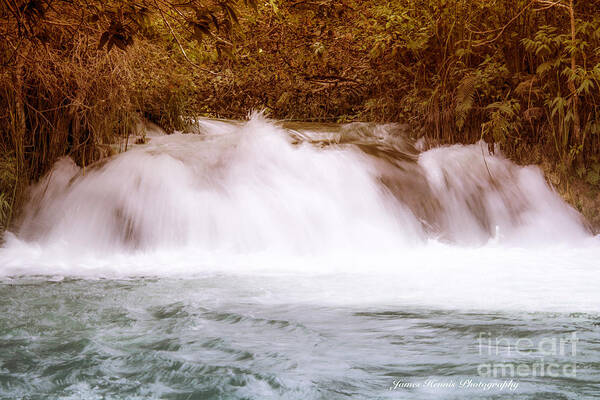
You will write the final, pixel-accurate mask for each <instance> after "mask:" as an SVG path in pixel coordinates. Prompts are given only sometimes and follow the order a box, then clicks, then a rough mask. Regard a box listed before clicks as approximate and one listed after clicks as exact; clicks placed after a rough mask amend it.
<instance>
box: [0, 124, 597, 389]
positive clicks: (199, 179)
mask: <svg viewBox="0 0 600 400" xmlns="http://www.w3.org/2000/svg"><path fill="white" fill-rule="evenodd" d="M483 147H485V146H483V145H482V144H476V145H471V146H449V147H439V148H434V149H431V150H428V151H423V152H419V151H418V150H417V149H416V148H415V147H414V146H413V143H412V142H411V141H410V140H409V139H408V138H407V136H405V135H404V134H403V132H402V129H401V127H399V126H396V125H372V124H348V125H341V126H339V125H307V124H298V125H294V124H288V125H285V124H280V123H274V122H269V121H266V120H265V119H264V118H262V117H261V116H259V115H257V116H254V117H253V118H252V119H251V120H250V121H248V122H245V123H241V122H224V121H212V120H202V121H200V122H199V125H198V132H197V133H189V134H173V135H163V134H156V135H153V136H152V137H151V138H150V142H149V143H148V144H144V145H136V146H134V147H133V148H132V149H130V150H129V151H127V152H125V153H122V154H120V155H118V156H115V157H113V158H112V159H110V160H108V161H105V162H102V163H99V164H97V165H92V166H89V167H87V168H85V169H81V168H79V167H77V166H76V165H75V164H74V163H73V162H72V161H71V160H70V159H62V160H60V161H58V162H57V163H56V165H55V166H54V168H53V170H52V171H51V172H50V173H49V174H48V175H47V176H46V177H44V178H43V179H42V180H41V181H40V182H39V183H37V184H36V185H35V186H33V187H32V188H31V190H30V199H29V201H28V203H27V204H26V206H25V207H24V209H23V211H22V213H21V215H20V217H19V220H18V222H17V224H16V226H15V228H14V229H13V232H12V233H9V234H7V236H6V243H5V245H4V247H3V248H2V249H0V276H2V277H3V278H2V279H3V282H4V283H3V286H2V289H1V292H0V293H1V294H2V296H1V297H2V298H3V300H2V304H3V307H4V309H5V310H6V313H5V314H6V316H5V317H4V318H3V319H2V323H1V325H0V339H1V340H2V343H3V345H4V347H5V348H8V347H10V346H13V347H10V350H8V351H7V352H6V353H5V354H4V355H0V360H2V361H3V362H4V366H3V367H2V368H3V369H2V370H0V371H1V374H2V375H1V377H0V385H1V386H0V387H1V391H0V394H3V395H6V396H8V397H15V396H16V397H19V394H21V395H25V394H27V393H32V392H33V393H37V394H38V395H42V394H44V393H46V392H51V393H53V395H52V396H50V397H64V398H98V397H107V398H113V397H114V398H122V397H128V398H147V397H153V396H154V397H156V398H182V399H183V398H206V397H208V398H273V397H276V398H302V399H306V398H387V397H390V398H400V397H401V396H402V395H403V393H399V392H398V391H397V390H389V387H390V386H392V385H393V381H394V380H395V379H396V378H395V377H399V376H400V377H406V378H407V379H408V378H411V379H413V381H419V379H422V380H425V379H428V378H431V379H441V378H447V380H448V379H454V377H462V378H468V377H469V376H472V375H474V376H478V375H477V373H478V370H477V367H478V366H479V365H481V363H483V362H484V361H486V360H488V359H489V358H490V356H489V355H487V354H486V355H483V356H482V355H481V351H479V353H478V352H477V348H475V347H474V346H475V345H476V344H477V343H478V342H477V335H478V334H479V333H481V332H483V331H485V332H487V333H490V334H495V335H496V336H501V335H502V337H504V338H509V339H510V338H517V339H518V338H519V337H523V336H524V335H526V332H530V334H531V335H533V336H536V337H540V335H542V334H545V335H554V336H560V335H563V334H565V332H571V331H578V332H580V338H579V340H580V348H579V349H580V353H579V356H580V359H583V360H584V362H585V365H586V368H584V369H583V370H580V371H579V375H578V376H577V378H573V380H572V381H569V382H565V381H560V379H558V378H557V379H558V380H552V379H554V378H552V379H550V380H547V379H546V378H544V379H542V378H539V377H534V378H531V377H529V379H528V380H526V381H525V382H524V383H522V384H521V386H520V387H519V389H518V390H517V391H516V392H512V394H513V395H515V393H519V395H520V396H522V397H523V398H525V397H527V396H532V397H535V396H538V395H540V393H546V392H552V393H556V392H557V391H560V392H561V393H563V392H564V393H574V394H575V395H589V394H590V393H592V394H593V393H596V394H598V393H599V392H600V389H598V388H597V387H595V386H594V384H593V379H592V378H591V377H592V376H594V374H597V373H598V372H599V371H600V358H599V357H598V355H597V353H596V352H597V350H594V346H595V345H594V343H595V342H594V339H593V335H594V332H596V331H597V322H595V321H597V320H598V310H599V309H600V296H599V295H598V285H599V284H600V265H599V264H600V262H599V261H598V260H599V259H600V240H599V239H598V238H597V237H593V235H592V234H591V233H590V232H589V231H588V229H587V228H586V227H585V225H584V223H583V221H582V220H581V218H580V216H579V215H578V213H577V212H575V211H574V210H573V209H571V208H570V207H569V206H567V205H566V204H565V203H564V202H563V201H562V200H561V199H560V198H559V196H557V195H556V194H555V193H554V192H553V191H552V189H551V188H549V187H548V186H547V184H546V182H545V181H544V178H543V176H542V174H541V172H540V171H539V170H538V169H537V168H535V167H519V166H516V165H514V164H513V163H511V162H510V161H508V160H506V159H504V158H503V157H502V156H500V155H496V156H492V155H489V154H488V152H487V147H486V150H483ZM97 279H101V280H100V281H97ZM42 305H44V306H42ZM573 313H575V314H573ZM10 320H12V321H14V320H23V321H25V322H23V323H9V322H8V321H10ZM147 332H153V334H152V335H147V334H146V333H147ZM242 332H243V334H242ZM596 333H597V332H596ZM7 346H8V347H7ZM15 346H16V347H15ZM19 346H20V347H19ZM57 346H59V347H60V346H63V347H64V348H63V350H57V351H58V354H59V356H56V355H50V356H48V357H44V356H42V355H40V352H42V353H44V352H46V353H48V352H49V351H51V350H49V349H53V348H56V347H57ZM457 353H458V356H456V354H457ZM532 354H534V355H535V351H534V352H533V353H532ZM456 357H458V360H459V361H460V362H457V359H456ZM486 357H487V358H486ZM494 357H495V358H498V357H500V358H501V359H502V357H501V356H499V355H498V354H495V356H494ZM492 358H493V357H492ZM525 358H527V357H525ZM22 360H25V361H22ZM562 362H563V364H565V363H566V361H565V360H562ZM23 363H24V364H23ZM565 365H566V364H565ZM146 366H149V367H148V368H150V372H147V373H145V372H143V371H144V370H145V367H146ZM2 379H5V380H7V379H8V380H9V381H10V384H5V383H2V382H5V381H2ZM456 379H458V378H456ZM488 381H489V380H488ZM7 382H8V381H7ZM405 390H406V389H405ZM456 390H457V389H448V388H446V389H444V390H441V389H440V388H432V387H425V386H421V387H420V388H412V389H410V395H411V396H412V397H414V398H419V397H422V398H430V397H431V396H434V395H436V396H437V397H448V398H454V397H453V396H459V397H473V398H481V397H477V396H484V397H485V396H487V395H490V396H491V395H492V394H494V392H481V391H478V390H477V389H472V390H471V389H469V390H463V391H462V392H459V393H457V392H456ZM507 390H509V392H508V393H511V392H510V390H511V389H507ZM432 393H433V394H432ZM495 394H497V393H495ZM69 396H70V397H69ZM186 396H188V397H186ZM189 396H191V397H189ZM428 396H429V397H428ZM567 397H568V396H567Z"/></svg>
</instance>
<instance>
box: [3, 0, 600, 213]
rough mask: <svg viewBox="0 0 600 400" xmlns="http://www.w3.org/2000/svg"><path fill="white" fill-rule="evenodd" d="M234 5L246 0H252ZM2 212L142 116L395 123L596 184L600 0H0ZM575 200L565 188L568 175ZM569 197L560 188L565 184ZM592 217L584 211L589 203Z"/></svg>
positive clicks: (100, 150) (588, 191)
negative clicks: (494, 148)
mask: <svg viewBox="0 0 600 400" xmlns="http://www.w3.org/2000/svg"><path fill="white" fill-rule="evenodd" d="M249 5H253V4H252V2H250V3H249ZM0 7H1V8H0V18H1V20H0V22H1V26H0V35H2V42H1V43H0V59H1V60H0V61H1V65H0V129H1V132H0V133H1V140H0V151H1V155H2V156H1V157H0V189H1V192H0V193H1V194H0V220H1V221H3V223H4V224H6V223H7V221H9V220H10V214H11V210H12V209H13V206H14V205H15V204H17V203H18V195H19V193H21V191H22V188H23V187H24V186H25V185H26V184H28V183H29V182H30V181H31V180H34V179H37V178H38V177H39V176H40V174H42V173H43V172H45V171H46V170H47V169H48V168H49V167H50V165H51V164H52V163H53V162H54V161H55V160H56V158H58V157H60V156H63V155H70V156H72V157H73V158H74V159H75V160H76V161H77V162H78V163H79V164H80V165H86V164H89V163H90V162H93V161H94V160H97V159H98V158H101V157H103V156H106V155H108V154H110V144H112V143H115V142H117V141H119V140H120V139H121V138H126V137H127V136H128V135H130V134H131V133H132V132H134V130H135V129H136V126H137V121H138V120H139V119H140V118H142V117H143V118H147V119H149V120H152V121H154V122H156V123H158V124H159V125H161V126H163V127H164V128H166V129H175V128H178V129H181V128H182V127H183V125H185V123H186V121H189V120H190V119H193V117H194V116H196V115H209V116H219V117H227V118H243V117H245V116H246V115H247V113H248V111H249V110H251V109H255V108H258V109H266V110H267V112H268V113H270V115H271V116H273V117H275V118H281V119H288V120H289V119H292V120H296V119H298V120H316V121H336V122H344V121H352V120H369V121H402V122H406V123H408V124H409V125H410V126H411V127H412V130H413V132H414V134H415V136H427V137H428V138H430V139H432V141H433V142H436V143H454V142H467V143H470V142H474V141H477V140H479V139H480V138H484V139H485V140H486V141H488V142H489V143H497V144H499V145H500V147H501V148H502V149H503V150H504V151H505V152H506V153H507V154H508V155H509V156H510V157H512V158H514V159H516V160H517V161H523V162H533V163H543V164H545V165H546V166H547V168H546V170H547V171H548V174H549V176H551V177H552V180H553V182H554V183H555V184H557V185H558V186H559V187H561V188H562V189H563V191H564V192H565V193H566V194H567V197H568V198H569V197H570V198H571V200H572V203H573V204H574V205H575V206H579V208H580V209H582V210H583V211H586V210H585V209H586V208H592V211H591V214H590V212H587V211H586V212H587V213H588V216H589V217H591V218H596V217H594V216H593V215H592V214H593V211H594V209H595V206H590V205H589V204H590V202H589V201H588V200H589V199H592V203H591V204H598V203H594V201H596V200H594V199H595V198H596V196H597V193H598V189H599V188H600V119H599V116H600V108H599V107H600V95H599V93H600V90H599V89H600V50H599V49H600V1H599V0H591V1H582V0H580V1H577V0H558V1H554V0H552V1H548V0H516V1H508V0H497V1H487V0H477V1H471V0H419V1H408V0H397V1H388V2H380V1H370V0H369V1H358V0H318V1H304V0H300V1H298V0H289V1H287V0H286V1H283V0H268V1H265V2H262V3H261V4H259V5H258V7H257V9H256V10H255V9H254V8H253V7H245V6H244V4H243V2H236V1H233V0H231V1H216V0H214V1H213V0H211V1H209V0H196V1H191V2H188V3H185V4H184V5H177V4H176V3H174V2H171V1H165V0H157V1H154V0H140V1H136V2H133V1H120V2H117V1H115V2H111V1H109V2H103V1H99V0H87V1H86V0H76V1H74V0H72V1H66V0H54V1H52V0H46V1H41V0H32V1H25V0H21V1H17V0H0ZM574 182H575V186H576V187H580V188H584V189H580V191H583V192H585V195H584V196H583V197H582V196H579V195H578V196H573V195H572V193H571V192H570V191H571V189H572V187H573V183H574ZM569 193H571V194H569ZM597 218H599V219H600V216H597Z"/></svg>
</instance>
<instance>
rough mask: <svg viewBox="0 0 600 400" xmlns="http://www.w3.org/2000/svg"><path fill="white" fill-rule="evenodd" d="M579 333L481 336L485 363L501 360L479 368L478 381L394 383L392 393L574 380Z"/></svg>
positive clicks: (513, 388)
mask: <svg viewBox="0 0 600 400" xmlns="http://www.w3.org/2000/svg"><path fill="white" fill-rule="evenodd" d="M577 341H578V339H577V333H576V332H572V333H570V334H568V335H565V336H559V337H542V338H539V339H537V340H532V339H528V338H520V339H514V338H504V337H493V336H492V335H491V334H490V333H486V332H484V333H481V334H480V335H479V337H478V340H477V342H478V343H477V344H478V346H477V347H478V352H479V356H480V358H482V359H487V360H498V361H489V362H483V363H481V364H479V365H477V375H478V377H473V378H461V379H452V378H450V377H449V378H447V379H434V378H420V379H419V378H416V379H415V377H413V378H404V379H402V380H394V381H393V383H392V384H391V385H390V386H389V388H388V390H401V389H408V390H411V389H429V390H431V389H434V390H436V389H437V390H444V389H446V390H447V389H470V390H481V391H516V390H517V389H518V387H519V382H518V379H519V378H537V377H552V378H562V377H567V378H574V377H576V374H577V364H576V362H575V359H576V356H577Z"/></svg>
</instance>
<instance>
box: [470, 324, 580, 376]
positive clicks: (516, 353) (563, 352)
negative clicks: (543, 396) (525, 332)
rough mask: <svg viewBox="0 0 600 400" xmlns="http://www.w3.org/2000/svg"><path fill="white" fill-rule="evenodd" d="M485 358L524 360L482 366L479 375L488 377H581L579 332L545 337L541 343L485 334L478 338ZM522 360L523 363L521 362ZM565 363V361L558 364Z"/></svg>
mask: <svg viewBox="0 0 600 400" xmlns="http://www.w3.org/2000/svg"><path fill="white" fill-rule="evenodd" d="M478 345H479V346H478V347H479V355H480V356H482V357H501V358H503V359H505V360H506V359H508V358H518V359H520V361H518V362H511V361H503V362H488V363H482V364H479V366H478V367H477V373H478V374H479V376H481V377H488V378H507V377H510V378H531V377H534V378H535V377H545V376H547V377H553V378H558V377H568V378H574V377H575V376H576V375H577V364H576V362H575V357H576V355H577V333H576V332H572V333H571V334H570V335H566V336H562V337H543V338H541V339H539V340H537V341H534V340H532V339H528V338H521V339H517V340H514V339H510V338H501V337H496V338H492V336H491V335H490V334H489V333H481V334H480V335H479V339H478ZM521 360H522V361H521ZM556 361H562V362H560V363H559V362H556Z"/></svg>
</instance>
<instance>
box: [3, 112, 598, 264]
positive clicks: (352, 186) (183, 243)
mask: <svg viewBox="0 0 600 400" xmlns="http://www.w3.org/2000/svg"><path fill="white" fill-rule="evenodd" d="M195 131H196V132H195V133H185V134H184V133H176V134H172V135H165V134H155V135H152V137H151V138H150V141H149V143H147V144H141V145H135V146H134V147H133V148H132V149H130V150H129V151H127V152H124V153H121V154H119V155H117V156H114V157H113V158H111V159H108V160H105V161H103V162H100V163H97V164H95V165H92V166H88V167H87V168H85V169H82V168H80V167H78V166H76V165H75V164H74V163H73V161H72V160H70V159H68V158H64V159H61V160H59V161H58V162H57V163H56V165H55V166H54V168H53V169H52V171H51V172H49V173H48V174H47V175H46V176H45V177H44V178H43V179H41V180H40V181H39V182H38V183H37V184H36V185H34V186H32V187H31V189H30V191H29V201H28V203H27V204H26V205H25V207H24V210H23V212H22V213H21V215H20V218H19V220H18V223H17V225H16V228H15V230H14V232H12V233H9V234H8V235H7V243H6V245H5V248H4V249H2V250H1V251H0V265H2V264H4V265H7V266H8V267H6V268H5V269H4V271H3V272H4V274H7V273H18V272H19V271H21V272H22V271H23V269H22V268H25V267H24V266H26V265H29V266H39V265H52V266H53V267H54V268H57V266H61V265H62V266H65V265H67V264H70V263H71V261H68V260H71V259H72V258H73V257H84V256H85V257H87V258H86V260H88V264H90V263H91V264H94V265H95V263H102V262H101V260H108V259H111V257H113V258H112V259H113V261H111V262H108V261H106V263H109V264H110V263H113V262H114V257H120V259H123V258H127V257H138V259H139V258H140V257H141V258H142V259H144V257H146V258H145V259H144V260H146V261H144V263H149V262H151V261H150V260H156V259H159V258H160V257H161V256H160V254H163V255H164V254H168V255H169V256H164V257H167V258H168V259H169V260H173V259H177V258H186V257H188V258H190V259H191V260H193V263H196V264H207V263H208V264H210V263H213V262H218V260H224V259H227V260H229V261H228V263H232V262H233V261H231V260H233V259H236V260H240V259H243V260H251V259H252V257H258V255H260V256H261V257H268V256H275V255H277V256H278V257H287V258H286V259H287V260H293V259H300V258H302V257H313V258H322V259H332V258H335V257H337V256H340V257H345V259H348V258H350V259H352V258H354V256H356V259H359V258H360V257H359V255H362V256H363V259H369V258H371V259H372V257H374V256H375V255H376V254H378V255H389V256H390V257H392V256H391V255H399V254H408V252H413V253H414V252H415V251H417V252H419V251H420V252H423V253H424V252H427V251H428V250H427V249H430V248H432V246H442V247H451V248H486V247H498V246H501V247H503V248H507V249H508V248H530V247H534V248H544V247H553V246H557V245H569V246H572V245H575V244H577V245H579V244H582V243H587V242H591V241H593V240H594V238H592V237H591V234H590V233H589V232H588V231H587V230H586V228H585V226H584V224H583V223H582V220H581V217H580V216H579V214H578V213H577V212H576V211H574V210H573V209H572V208H570V207H569V206H568V205H566V204H565V203H564V202H563V201H562V200H561V199H560V197H559V196H558V195H557V194H556V193H555V192H554V191H553V190H552V189H551V188H550V187H549V186H548V185H547V184H546V182H545V180H544V178H543V175H542V174H541V172H540V171H539V170H538V169H537V168H536V167H520V166H517V165H515V164H513V163H512V162H510V161H509V160H507V159H505V158H504V157H503V156H502V155H490V154H489V153H488V152H487V146H486V145H485V146H484V144H482V143H480V144H474V145H468V146H462V145H455V146H445V147H438V148H433V149H431V150H427V151H422V152H421V151H419V150H417V148H416V147H415V146H414V143H413V141H412V140H411V139H410V138H409V137H408V135H407V134H406V129H405V128H403V127H402V126H399V125H394V124H387V125H375V124H366V123H353V124H346V125H310V124H287V125H286V124H283V123H277V122H273V121H268V120H266V119H265V118H263V117H262V116H260V115H254V116H253V117H252V118H251V119H250V120H249V121H247V122H243V123H241V122H226V121H214V120H201V121H200V122H199V123H198V126H197V129H195ZM419 249H421V250H419ZM192 255H193V256H192ZM223 257H225V258H223ZM392 258H393V257H392ZM190 262H192V261H190ZM48 268H50V267H48ZM64 268H66V270H67V272H68V271H69V269H68V267H64ZM36 271H37V269H36ZM40 272H42V273H43V272H47V270H44V269H41V270H40Z"/></svg>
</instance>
